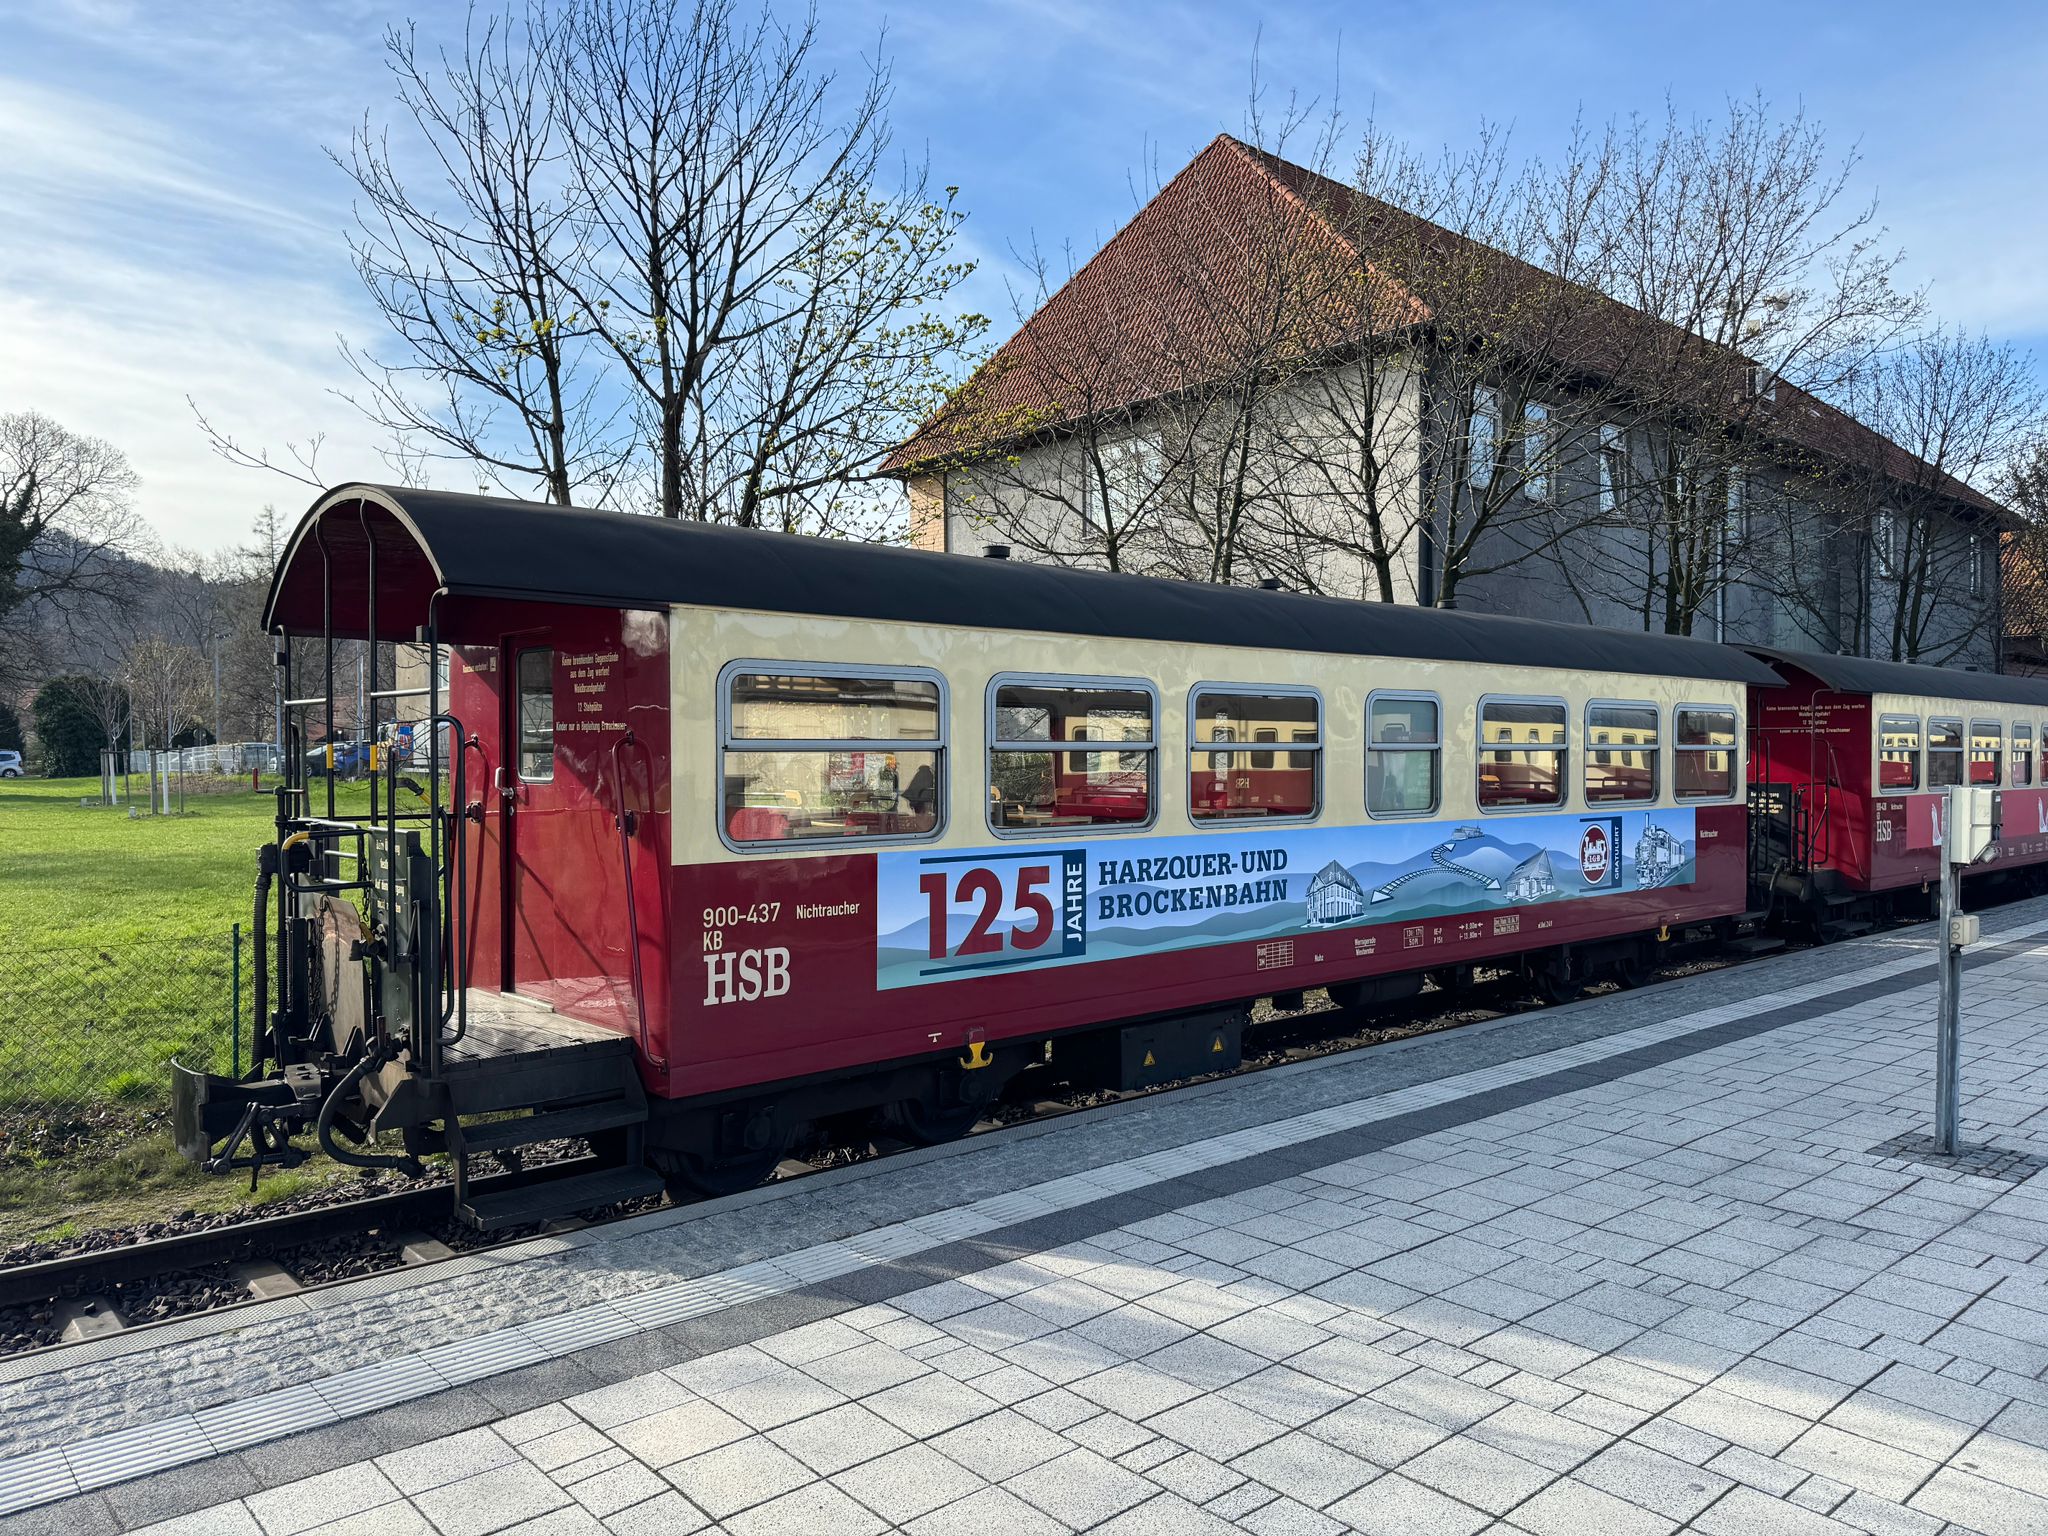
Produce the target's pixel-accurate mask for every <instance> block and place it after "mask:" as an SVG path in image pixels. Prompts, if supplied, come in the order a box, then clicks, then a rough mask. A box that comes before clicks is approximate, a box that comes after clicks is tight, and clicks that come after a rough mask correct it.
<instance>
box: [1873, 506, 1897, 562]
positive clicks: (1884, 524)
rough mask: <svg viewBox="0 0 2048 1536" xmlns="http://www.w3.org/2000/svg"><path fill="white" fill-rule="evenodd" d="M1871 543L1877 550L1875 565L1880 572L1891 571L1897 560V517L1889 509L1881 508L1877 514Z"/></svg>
mask: <svg viewBox="0 0 2048 1536" xmlns="http://www.w3.org/2000/svg"><path fill="white" fill-rule="evenodd" d="M1871 543H1872V545H1873V547H1874V548H1875V549H1876V550H1877V563H1878V567H1879V569H1881V570H1887V571H1888V570H1890V569H1892V567H1893V565H1894V564H1895V562H1896V561H1897V560H1898V544H1899V515H1898V514H1897V513H1896V512H1894V511H1892V509H1891V508H1890V507H1884V508H1881V509H1880V510H1879V512H1878V514H1877V531H1876V533H1875V534H1874V535H1873V537H1872V540H1871Z"/></svg>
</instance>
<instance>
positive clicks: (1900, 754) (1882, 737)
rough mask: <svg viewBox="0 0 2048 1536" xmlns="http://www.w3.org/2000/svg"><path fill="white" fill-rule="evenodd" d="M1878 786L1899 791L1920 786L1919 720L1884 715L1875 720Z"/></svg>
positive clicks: (1909, 716) (1886, 790) (1904, 716)
mask: <svg viewBox="0 0 2048 1536" xmlns="http://www.w3.org/2000/svg"><path fill="white" fill-rule="evenodd" d="M1877 787H1878V789H1879V790H1881V791H1885V792H1888V793H1893V794H1901V793H1904V792H1905V791H1906V790H1909V789H1918V788H1919V787H1920V720H1919V717H1918V716H1916V715H1886V716H1884V717H1883V718H1881V719H1880V720H1879V721H1878V722H1877Z"/></svg>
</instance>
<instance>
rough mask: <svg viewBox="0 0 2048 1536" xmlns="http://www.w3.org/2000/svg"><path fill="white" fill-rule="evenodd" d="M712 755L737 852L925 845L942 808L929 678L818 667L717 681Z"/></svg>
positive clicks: (935, 700)
mask: <svg viewBox="0 0 2048 1536" xmlns="http://www.w3.org/2000/svg"><path fill="white" fill-rule="evenodd" d="M724 703H725V710H724V718H725V734H724V739H723V740H722V742H721V744H720V746H721V752H720V778H721V780H722V782H723V784H724V817H725V834H726V836H727V838H728V839H730V840H731V841H732V842H735V843H783V842H797V841H824V840H830V839H844V838H858V837H928V836H931V835H933V834H935V833H936V832H937V830H938V827H939V821H940V808H941V806H942V805H943V804H944V788H945V786H944V761H945V757H944V743H943V741H942V739H941V738H942V735H943V731H942V723H943V713H942V710H941V706H940V697H939V684H938V682H937V680H936V679H934V678H930V677H920V676H892V675H888V674H879V673H866V672H863V673H858V674H856V673H850V672H845V673H843V672H838V671H835V670H828V669H826V668H824V667H822V666H819V667H815V668H814V667H804V668H802V669H801V670H795V671H789V672H770V671H767V670H765V669H759V670H757V669H753V668H746V669H742V670H739V671H736V672H734V673H732V674H731V675H730V676H729V677H728V678H727V680H726V693H725V700H724Z"/></svg>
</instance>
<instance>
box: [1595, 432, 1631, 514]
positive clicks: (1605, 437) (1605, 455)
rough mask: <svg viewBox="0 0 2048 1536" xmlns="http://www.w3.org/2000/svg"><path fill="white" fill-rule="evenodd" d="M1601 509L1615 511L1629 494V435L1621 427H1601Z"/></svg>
mask: <svg viewBox="0 0 2048 1536" xmlns="http://www.w3.org/2000/svg"><path fill="white" fill-rule="evenodd" d="M1598 467H1599V473H1600V510H1601V511H1602V512H1614V511H1617V510H1619V509H1620V507H1621V504H1622V502H1623V501H1624V500H1626V499H1627V496H1628V436H1627V434H1626V433H1625V432H1623V431H1622V429H1621V428H1620V427H1602V428H1601V429H1600V454H1599V466H1598Z"/></svg>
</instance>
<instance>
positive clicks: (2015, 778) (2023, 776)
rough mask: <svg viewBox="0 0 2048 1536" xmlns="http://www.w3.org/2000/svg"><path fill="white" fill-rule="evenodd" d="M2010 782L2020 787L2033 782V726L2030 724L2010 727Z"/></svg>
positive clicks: (2022, 787)
mask: <svg viewBox="0 0 2048 1536" xmlns="http://www.w3.org/2000/svg"><path fill="white" fill-rule="evenodd" d="M2012 782H2013V784H2014V786H2015V787H2016V788H2020V789H2025V788H2027V787H2028V786H2029V785H2031V784H2032V783H2033V782H2034V728H2033V727H2032V726H2031V725H2015V726H2014V727H2013V728H2012Z"/></svg>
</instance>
